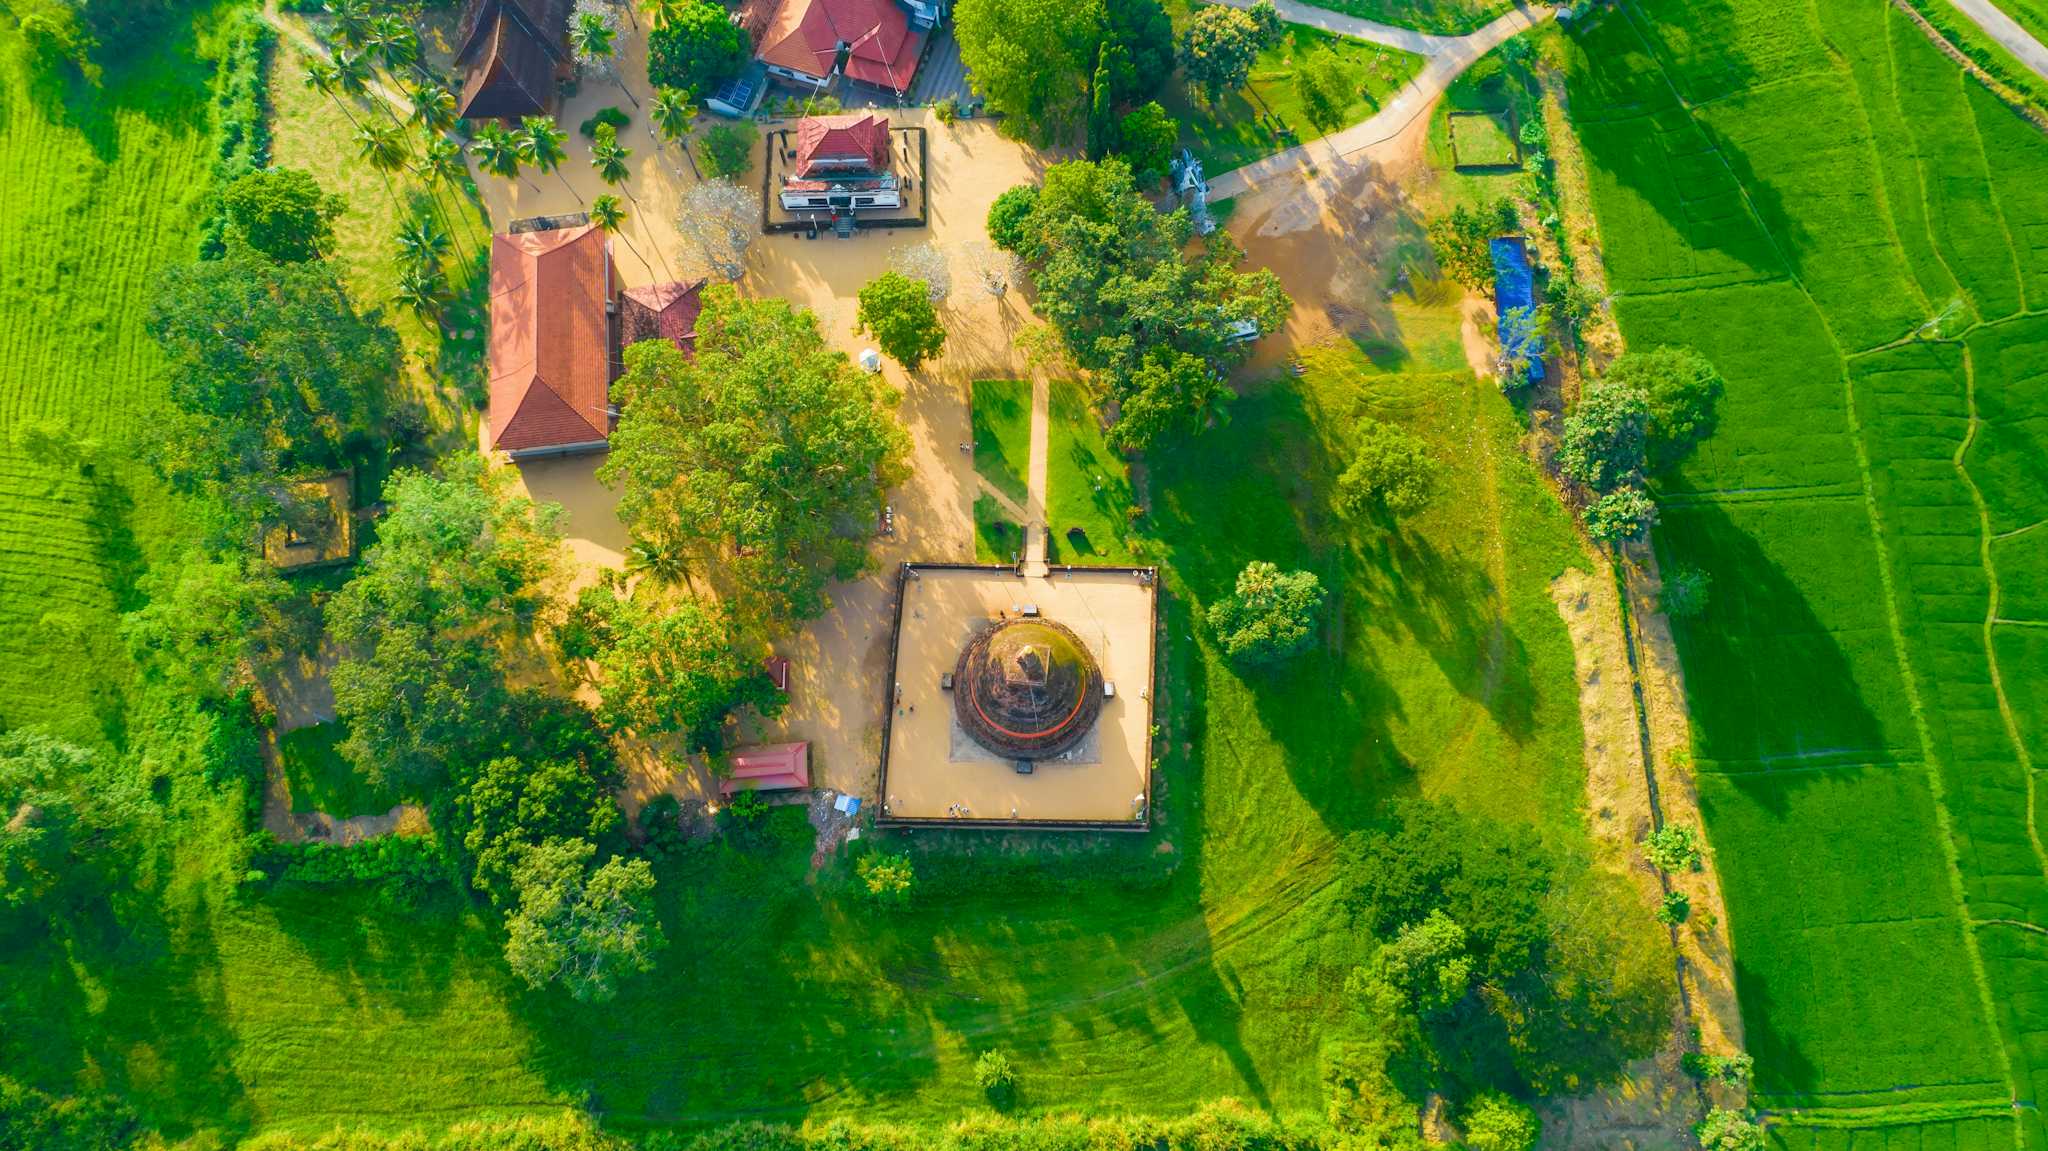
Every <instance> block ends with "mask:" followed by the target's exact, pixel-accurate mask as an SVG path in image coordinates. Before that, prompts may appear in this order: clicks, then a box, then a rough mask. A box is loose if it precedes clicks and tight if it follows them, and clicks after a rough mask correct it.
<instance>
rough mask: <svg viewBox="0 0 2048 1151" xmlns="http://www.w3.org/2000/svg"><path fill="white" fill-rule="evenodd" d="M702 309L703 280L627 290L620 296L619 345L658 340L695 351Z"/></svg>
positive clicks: (685, 349)
mask: <svg viewBox="0 0 2048 1151" xmlns="http://www.w3.org/2000/svg"><path fill="white" fill-rule="evenodd" d="M703 310H704V281H703V280H691V281H689V282H688V283H669V284H648V285H645V286H643V287H638V288H627V289H626V290H625V291H624V292H622V293H620V294H619V346H620V347H621V348H622V349H623V348H624V347H626V346H628V345H631V344H637V343H639V342H640V341H642V340H657V339H658V340H667V341H669V342H670V343H672V344H674V345H675V346H676V347H678V348H681V349H682V350H684V351H686V352H688V351H692V350H694V349H695V348H696V346H697V316H698V314H699V313H700V312H702V311H703Z"/></svg>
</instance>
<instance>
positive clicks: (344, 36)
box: [327, 0, 371, 52]
mask: <svg viewBox="0 0 2048 1151" xmlns="http://www.w3.org/2000/svg"><path fill="white" fill-rule="evenodd" d="M327 12H328V14H329V15H331V16H333V17H334V38H335V39H336V40H339V41H341V45H342V47H344V48H347V49H348V50H350V51H352V52H353V51H355V50H357V49H360V48H361V47H362V46H363V44H364V42H365V41H366V40H367V39H368V38H369V35H370V24H371V19H370V5H369V2H368V0H327Z"/></svg>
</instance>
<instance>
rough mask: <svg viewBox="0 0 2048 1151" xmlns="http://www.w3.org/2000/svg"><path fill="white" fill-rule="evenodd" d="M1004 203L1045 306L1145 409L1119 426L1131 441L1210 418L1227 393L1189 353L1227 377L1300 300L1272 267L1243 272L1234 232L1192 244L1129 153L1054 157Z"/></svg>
mask: <svg viewBox="0 0 2048 1151" xmlns="http://www.w3.org/2000/svg"><path fill="white" fill-rule="evenodd" d="M1005 196H1006V197H1007V196H1009V193H1005ZM997 207H999V208H1005V213H1006V214H1005V218H1004V219H1003V220H1002V221H1001V223H1002V225H1003V231H1004V232H1005V235H1004V236H1003V237H1001V238H1000V239H999V242H1002V241H1003V240H1007V241H1009V243H1008V244H1006V246H1007V247H1009V248H1010V250H1012V251H1015V252H1017V253H1018V254H1019V255H1021V256H1023V257H1024V258H1025V259H1027V260H1029V261H1031V262H1032V266H1033V278H1034V280H1035V281H1036V283H1037V287H1038V301H1037V308H1038V312H1039V314H1040V315H1042V316H1044V317H1045V319H1046V320H1047V322H1049V323H1050V324H1051V325H1052V327H1053V330H1054V331H1056V332H1057V333H1058V334H1059V337H1060V342H1061V344H1062V345H1063V346H1064V348H1065V349H1066V351H1067V354H1068V355H1069V356H1071V357H1072V358H1073V360H1074V362H1075V363H1076V364H1078V365H1080V366H1081V367H1083V368H1086V369H1088V370H1091V371H1094V372H1098V373H1100V374H1101V376H1102V378H1103V382H1104V383H1105V384H1106V385H1107V388H1106V391H1107V394H1108V395H1109V397H1110V398H1111V399H1113V400H1115V401H1116V402H1118V403H1119V404H1125V403H1129V404H1131V405H1132V407H1133V413H1134V414H1137V415H1140V416H1141V417H1142V421H1143V423H1142V425H1141V426H1140V427H1138V428H1134V429H1132V430H1131V431H1127V432H1124V433H1120V434H1119V440H1120V442H1122V443H1124V444H1125V445H1126V446H1132V447H1138V446H1143V445H1145V444H1149V443H1151V442H1153V441H1154V439H1155V437H1156V435H1157V433H1159V432H1161V431H1166V430H1172V429H1174V428H1193V427H1201V426H1204V425H1206V424H1207V423H1208V422H1210V420H1211V419H1212V418H1213V416H1214V415H1215V414H1216V412H1217V411H1218V409H1219V407H1220V405H1219V403H1218V401H1219V399H1220V398H1221V397H1220V396H1219V394H1218V392H1217V390H1216V389H1215V388H1213V387H1209V386H1199V385H1200V377H1199V376H1198V374H1197V373H1195V372H1193V371H1191V370H1190V369H1189V367H1188V365H1187V362H1186V357H1193V358H1195V359H1198V360H1200V361H1202V362H1203V363H1204V364H1206V365H1207V367H1208V368H1209V369H1210V371H1211V372H1212V373H1213V374H1214V375H1215V376H1216V377H1219V378H1220V377H1221V376H1222V375H1223V374H1224V373H1226V372H1228V371H1229V370H1230V369H1231V368H1233V367H1235V366H1236V365H1238V364H1240V363H1242V362H1243V361H1244V358H1245V357H1246V356H1247V355H1248V354H1249V350H1250V346H1251V340H1252V339H1254V338H1256V337H1258V336H1260V335H1263V334H1265V333H1268V332H1271V331H1274V330H1276V329H1277V328H1279V327H1280V326H1281V325H1282V324H1283V323H1285V322H1286V318H1287V312H1288V309H1289V308H1290V307H1291V306H1292V305H1291V303H1290V301H1289V300H1288V298H1287V293H1286V292H1285V291H1283V290H1282V289H1281V287H1280V281H1279V278H1278V277H1276V276H1275V275H1273V273H1271V272H1269V271H1265V270H1263V269H1262V270H1259V271H1254V272H1243V271H1239V270H1238V264H1239V263H1240V262H1241V261H1242V260H1243V258H1244V253H1243V251H1242V250H1241V249H1239V248H1238V246H1237V245H1236V243H1235V242H1234V241H1232V240H1231V238H1230V236H1229V234H1228V233H1226V232H1222V231H1218V232H1216V233H1214V234H1213V235H1210V236H1208V237H1206V238H1204V239H1203V240H1202V241H1201V242H1200V243H1199V244H1198V245H1192V246H1191V241H1192V239H1193V236H1192V232H1193V226H1192V224H1190V222H1189V220H1188V216H1187V213H1185V212H1180V211H1176V212H1172V213H1165V214H1162V213H1161V212H1159V211H1158V210H1156V209H1155V208H1153V206H1152V204H1151V202H1150V201H1148V200H1147V199H1146V198H1145V197H1144V196H1143V195H1141V194H1140V193H1139V192H1138V190H1137V187H1136V185H1135V183H1134V182H1133V180H1132V178H1131V168H1130V165H1129V163H1128V162H1126V161H1125V160H1124V159H1123V158H1122V157H1116V156H1112V157H1110V158H1109V159H1106V160H1103V161H1100V162H1093V161H1086V160H1075V161H1070V162H1068V163H1064V164H1055V165H1053V166H1051V167H1050V168H1047V169H1046V172H1045V182H1044V185H1043V186H1042V187H1041V188H1040V189H1039V191H1038V194H1037V196H1036V197H1035V198H1028V197H1023V196H1019V197H1017V198H1015V199H1012V200H1010V201H1009V203H1008V204H1007V205H1005V203H1004V201H1003V200H1001V199H999V200H998V202H997ZM1020 211H1021V213H1022V218H1020V219H1012V218H1010V216H1011V215H1015V214H1017V213H1019V212H1020ZM994 215H995V213H994V212H993V211H992V212H991V221H990V222H991V225H992V226H993V225H994V224H995V223H997V221H996V220H995V219H994ZM1171 397H1179V398H1180V400H1181V401H1183V403H1184V406H1183V407H1182V408H1181V410H1179V411H1178V412H1175V413H1169V412H1167V411H1166V410H1165V408H1164V406H1163V404H1164V402H1165V401H1166V400H1167V399H1169V398H1171Z"/></svg>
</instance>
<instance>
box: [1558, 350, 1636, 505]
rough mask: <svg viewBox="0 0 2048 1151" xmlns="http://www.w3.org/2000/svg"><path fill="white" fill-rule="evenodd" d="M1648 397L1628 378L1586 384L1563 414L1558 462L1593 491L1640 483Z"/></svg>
mask: <svg viewBox="0 0 2048 1151" xmlns="http://www.w3.org/2000/svg"><path fill="white" fill-rule="evenodd" d="M1649 424H1650V402H1649V397H1647V396H1646V395H1644V393H1643V390H1642V389H1641V388H1639V387H1636V386H1633V385H1632V384H1630V383H1628V382H1626V381H1616V380H1613V379H1611V378H1610V379H1598V380H1594V381H1593V382H1592V383H1590V384H1588V385H1586V387H1585V390H1584V391H1582V392H1581V393H1580V394H1579V402H1578V403H1576V404H1574V405H1572V410H1571V413H1570V414H1569V415H1567V416H1565V418H1564V433H1563V435H1562V436H1561V437H1560V439H1559V442H1558V447H1557V463H1558V466H1559V467H1560V468H1562V469H1563V470H1564V474H1566V475H1568V476H1570V477H1571V478H1573V479H1575V480H1577V481H1578V482H1580V483H1582V484H1584V485H1586V486H1587V487H1589V488H1591V489H1593V490H1594V491H1596V492H1611V491H1613V490H1615V489H1616V488H1619V487H1623V486H1627V485H1632V484H1636V483H1639V482H1640V481H1641V479H1642V474H1643V465H1644V462H1645V459H1646V455H1645V453H1646V452H1647V450H1648V430H1649Z"/></svg>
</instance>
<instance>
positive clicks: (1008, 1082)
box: [974, 1050, 1017, 1109]
mask: <svg viewBox="0 0 2048 1151" xmlns="http://www.w3.org/2000/svg"><path fill="white" fill-rule="evenodd" d="M974 1085H975V1086H977V1087H979V1088H981V1091H982V1094H984V1095H986V1096H988V1101H989V1102H990V1103H993V1104H994V1105H995V1106H997V1107H999V1108H1005V1109H1007V1108H1008V1107H1009V1106H1010V1105H1011V1104H1012V1103H1014V1102H1016V1099H1017V1068H1016V1065H1015V1064H1013V1063H1011V1062H1010V1057H1009V1056H1008V1055H1005V1054H1004V1053H1003V1052H1001V1051H996V1050H989V1051H984V1052H982V1053H981V1058H979V1059H976V1060H975V1061H974Z"/></svg>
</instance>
